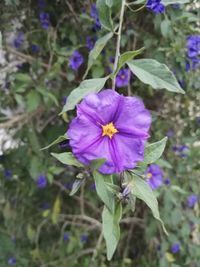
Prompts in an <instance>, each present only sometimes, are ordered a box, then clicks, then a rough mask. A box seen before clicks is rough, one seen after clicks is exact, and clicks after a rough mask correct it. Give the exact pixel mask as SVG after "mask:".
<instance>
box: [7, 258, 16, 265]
mask: <svg viewBox="0 0 200 267" xmlns="http://www.w3.org/2000/svg"><path fill="white" fill-rule="evenodd" d="M16 263H17V259H16V257H15V256H12V257H10V258H9V259H8V265H16Z"/></svg>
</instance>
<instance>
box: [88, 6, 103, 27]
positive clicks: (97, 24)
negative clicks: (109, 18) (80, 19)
mask: <svg viewBox="0 0 200 267" xmlns="http://www.w3.org/2000/svg"><path fill="white" fill-rule="evenodd" d="M90 16H91V17H92V18H93V19H94V21H95V23H94V26H93V29H94V30H95V31H96V30H100V29H101V23H100V20H99V15H98V12H97V7H96V4H92V5H91V9H90Z"/></svg>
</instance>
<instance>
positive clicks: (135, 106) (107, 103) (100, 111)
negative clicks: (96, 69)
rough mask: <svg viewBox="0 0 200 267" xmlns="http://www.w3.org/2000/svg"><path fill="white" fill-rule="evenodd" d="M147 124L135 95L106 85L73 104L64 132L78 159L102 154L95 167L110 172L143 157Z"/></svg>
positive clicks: (129, 166)
mask: <svg viewBox="0 0 200 267" xmlns="http://www.w3.org/2000/svg"><path fill="white" fill-rule="evenodd" d="M150 125H151V115H150V113H149V111H148V110H146V108H145V107H144V104H143V102H142V101H141V100H140V99H139V98H137V97H125V96H123V95H119V94H118V93H117V92H115V91H114V90H109V89H107V90H104V91H101V92H100V93H92V94H89V95H88V96H86V97H85V98H84V99H83V101H82V102H81V103H80V104H78V105H77V117H76V118H74V119H73V120H72V122H71V123H70V126H69V130H68V132H67V135H68V136H69V139H70V146H71V148H72V151H73V153H74V155H75V156H76V158H77V159H78V160H79V161H80V162H82V163H83V164H85V165H89V164H90V161H91V160H95V159H98V158H105V159H106V161H105V163H104V164H103V165H102V166H101V167H100V168H99V171H100V172H102V173H105V174H111V173H119V172H121V171H124V170H128V169H132V168H134V167H135V166H136V165H137V162H139V161H142V160H143V159H144V145H145V143H146V140H147V139H148V137H149V133H148V131H149V128H150ZM83 140H84V142H83Z"/></svg>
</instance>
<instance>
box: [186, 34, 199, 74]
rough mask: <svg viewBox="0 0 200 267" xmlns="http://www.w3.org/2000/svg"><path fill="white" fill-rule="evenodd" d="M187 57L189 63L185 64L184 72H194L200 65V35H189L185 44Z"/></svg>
mask: <svg viewBox="0 0 200 267" xmlns="http://www.w3.org/2000/svg"><path fill="white" fill-rule="evenodd" d="M186 48H187V57H188V59H189V62H187V63H186V70H187V71H190V70H195V69H196V68H198V67H199V65H200V58H199V55H200V35H190V36H188V37H187V42H186Z"/></svg>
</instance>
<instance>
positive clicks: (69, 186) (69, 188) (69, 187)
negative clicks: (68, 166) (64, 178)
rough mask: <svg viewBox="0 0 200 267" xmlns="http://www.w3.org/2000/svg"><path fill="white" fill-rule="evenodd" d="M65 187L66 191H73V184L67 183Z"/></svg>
mask: <svg viewBox="0 0 200 267" xmlns="http://www.w3.org/2000/svg"><path fill="white" fill-rule="evenodd" d="M64 186H65V188H66V189H68V190H72V187H73V182H68V183H66V184H65V185H64Z"/></svg>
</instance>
